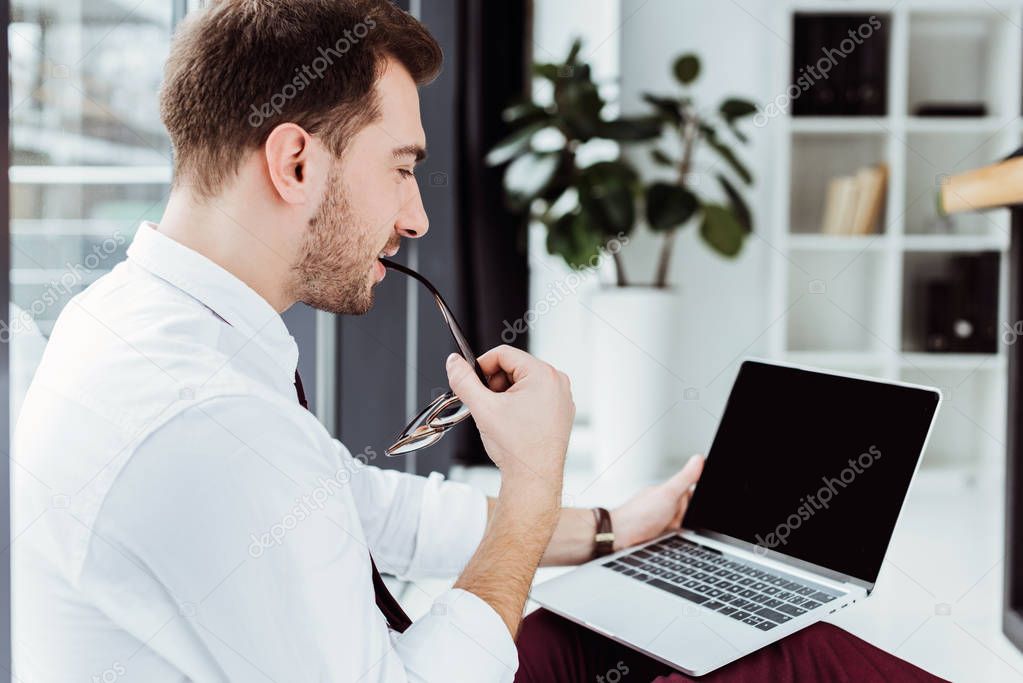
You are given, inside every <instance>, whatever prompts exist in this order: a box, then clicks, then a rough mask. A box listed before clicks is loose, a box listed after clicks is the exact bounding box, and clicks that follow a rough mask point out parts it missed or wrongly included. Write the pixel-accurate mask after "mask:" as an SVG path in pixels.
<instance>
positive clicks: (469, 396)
mask: <svg viewBox="0 0 1023 683" xmlns="http://www.w3.org/2000/svg"><path fill="white" fill-rule="evenodd" d="M445 369H446V370H447V371H448V384H449V385H451V391H453V392H455V395H456V396H458V398H460V399H462V403H464V404H465V405H467V406H469V410H471V411H472V412H476V408H477V406H478V405H479V403H480V401H483V400H485V396H486V395H488V394H489V393H490V390H489V389H487V388H486V387H485V386H483V383H482V382H480V378H479V377H477V376H476V371H475V370H474V369H473V368H472V366H470V365H469V363H467V362H466V360H465V359H464V358H462V357H461V356H459V355H458V354H457V353H452V354H451V355H450V356H448V361H447V364H446V365H445Z"/></svg>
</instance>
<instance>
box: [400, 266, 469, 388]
mask: <svg viewBox="0 0 1023 683" xmlns="http://www.w3.org/2000/svg"><path fill="white" fill-rule="evenodd" d="M380 262H381V263H383V264H384V266H386V267H387V268H390V269H391V270H396V271H398V272H399V273H403V274H405V275H408V276H409V277H411V278H412V279H414V280H418V281H419V283H420V284H422V285H423V286H424V287H426V289H427V290H429V292H430V294H432V295H433V300H434V302H435V303H436V304H437V308H439V309H440V313H441V315H442V316H443V317H444V322H445V323H447V326H448V331H449V332H450V333H451V338H452V339H454V340H455V345H456V346H457V347H458V350H459V351H461V352H462V357H463V358H465V360H467V361H471V362H472V366H473V368H474V369H475V370H476V376H477V377H479V378H480V381H481V382H483V384H484V385H487V376H486V374H484V372H483V368H481V367H480V364H479V361H477V360H476V354H475V353H473V350H472V348H471V347H470V346H469V340H468V339H466V338H465V333H464V332H462V328H461V327H460V326H459V324H458V321H457V320H455V314H454V313H452V312H451V308H450V307H449V306H448V304H447V302H446V301H444V297H442V296H441V295H440V292H438V291H437V288H436V287H434V286H433V284H432V283H431V282H430V281H429V280H427V279H426V278H425V277H423V276H422V275H420V274H419V273H417V272H416V271H414V270H412V269H411V268H408V267H407V266H403V265H402V264H400V263H396V262H394V261H391V260H389V259H384V258H382V259H380Z"/></svg>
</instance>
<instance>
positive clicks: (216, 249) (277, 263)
mask: <svg viewBox="0 0 1023 683" xmlns="http://www.w3.org/2000/svg"><path fill="white" fill-rule="evenodd" d="M255 215H259V208H258V207H248V208H246V209H242V208H239V203H238V202H234V201H232V200H231V198H230V197H226V198H213V199H210V200H208V201H203V202H199V201H196V200H195V198H194V197H193V196H192V195H191V193H190V192H189V191H188V190H187V189H182V188H175V189H174V190H173V191H172V192H171V195H170V198H169V200H168V201H167V208H166V209H165V210H164V213H163V217H162V218H161V219H160V223H159V226H158V229H159V231H160V232H161V233H162V234H164V235H166V236H167V237H170V238H171V239H173V240H174V241H175V242H178V243H179V244H182V245H184V246H186V247H188V248H189V249H191V250H192V251H195V252H197V253H199V254H202V255H203V256H205V257H206V258H208V259H209V260H211V261H213V262H214V263H216V264H217V265H218V266H220V267H221V268H223V269H224V270H226V271H228V272H229V273H231V274H232V275H234V276H235V277H237V278H238V279H239V280H241V281H242V282H244V283H245V284H247V285H248V286H249V287H251V288H252V289H253V290H254V291H255V292H256V293H257V294H259V295H260V296H262V297H263V298H264V299H266V301H267V302H268V303H269V304H270V305H271V306H273V308H274V310H276V311H277V312H278V313H283V312H284V311H286V310H287V309H288V308H290V307H291V305H292V304H294V303H295V300H294V298H292V297H291V295H290V293H289V289H290V288H289V282H290V278H291V275H292V272H291V260H290V259H291V256H290V254H288V253H287V252H286V247H285V245H284V242H283V240H280V239H274V237H276V236H275V235H273V234H272V232H271V231H268V230H267V229H266V227H265V224H264V222H265V219H256V218H255V217H254V216H255Z"/></svg>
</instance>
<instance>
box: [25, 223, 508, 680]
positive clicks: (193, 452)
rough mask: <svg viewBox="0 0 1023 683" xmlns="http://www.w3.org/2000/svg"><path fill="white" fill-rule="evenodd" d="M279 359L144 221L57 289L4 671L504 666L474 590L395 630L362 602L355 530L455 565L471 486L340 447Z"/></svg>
mask: <svg viewBox="0 0 1023 683" xmlns="http://www.w3.org/2000/svg"><path fill="white" fill-rule="evenodd" d="M214 311H215V313H214ZM225 321H226V322H225ZM228 323H229V324H228ZM297 361H298V349H297V347H296V345H295V341H294V339H293V338H292V337H291V336H290V335H289V334H288V331H287V328H286V327H285V325H284V322H283V321H282V320H281V317H280V316H279V315H278V314H277V313H276V312H275V311H274V310H273V308H272V307H271V306H270V305H269V304H268V303H267V302H266V301H265V300H264V299H263V298H262V297H260V296H259V295H258V294H257V293H256V292H255V291H253V290H252V289H250V288H249V287H248V286H246V285H245V284H244V283H243V282H241V281H240V280H239V279H237V278H236V277H234V276H233V275H231V274H230V273H228V272H227V271H225V270H224V269H222V268H220V267H219V266H217V265H216V264H214V263H213V262H212V261H210V260H208V259H206V258H205V257H203V256H201V255H200V254H198V253H196V252H194V251H192V250H190V249H188V248H186V247H184V246H183V245H181V244H179V243H178V242H175V241H174V240H172V239H170V238H169V237H166V236H165V235H163V234H161V233H160V232H158V230H157V227H156V226H155V225H153V224H150V223H146V224H143V225H142V226H141V227H140V228H139V230H138V233H137V235H136V237H135V239H134V241H133V243H132V245H131V247H130V249H129V250H128V258H127V260H126V261H124V262H123V263H120V264H118V265H117V266H116V267H115V268H114V269H113V271H112V272H111V273H109V274H107V275H105V276H104V277H102V278H100V279H99V280H97V281H96V282H95V283H94V284H93V285H92V286H90V287H89V288H88V289H87V290H86V291H85V292H83V293H82V294H80V295H78V296H76V297H75V298H74V299H73V300H72V301H71V303H69V304H68V305H67V307H66V308H65V309H64V311H63V312H62V313H61V315H60V318H59V319H58V321H57V323H56V326H55V327H54V330H53V334H52V335H51V338H50V341H49V344H48V345H47V347H46V350H45V352H44V354H43V359H42V362H41V363H40V366H39V369H38V370H37V372H36V376H35V379H34V380H33V383H32V386H31V388H30V389H29V391H28V395H27V396H26V398H25V403H24V407H23V409H22V413H21V416H20V419H19V421H18V425H17V430H16V436H15V442H14V451H13V459H14V464H13V465H12V467H13V469H14V472H15V482H14V500H15V506H14V528H13V535H14V536H15V540H14V544H13V553H14V638H15V642H14V647H15V651H14V658H15V674H16V675H17V677H18V680H20V681H24V682H25V683H49V682H55V683H56V682H59V683H66V682H67V681H73V680H79V681H102V682H103V683H110V682H112V681H117V682H118V683H123V682H127V681H143V682H145V683H164V682H169V681H189V680H191V681H274V682H276V683H291V682H296V683H310V682H327V681H330V682H333V681H443V682H445V683H449V682H452V681H454V682H457V681H510V680H511V679H512V677H513V675H514V672H515V669H516V668H517V665H518V659H517V653H516V650H515V645H514V643H513V641H512V638H511V636H510V634H509V633H508V630H507V628H506V627H505V625H504V623H503V621H502V620H501V619H500V617H499V616H498V615H497V613H496V612H494V610H493V609H492V608H491V607H490V606H489V605H487V603H485V602H484V601H482V600H481V599H479V598H478V597H476V596H475V595H473V594H471V593H468V592H466V591H462V590H451V591H448V592H446V593H444V594H443V595H441V596H440V597H439V598H438V599H437V601H436V602H435V603H434V605H433V607H432V609H431V610H430V612H429V613H428V614H427V615H426V616H424V617H422V618H421V619H419V620H417V621H416V622H415V624H414V625H413V626H412V627H411V628H409V629H408V630H407V631H406V632H405V633H401V634H399V633H396V632H392V631H390V630H389V629H388V628H387V626H386V624H385V621H384V618H383V616H382V615H381V613H380V612H379V611H378V610H377V608H376V605H375V603H374V594H373V586H372V582H371V569H370V559H369V558H370V556H369V551H370V550H372V552H373V556H374V558H375V559H376V561H377V565H378V566H379V567H380V569H381V570H382V571H384V572H391V573H395V574H397V575H399V576H403V577H409V578H414V577H417V576H431V575H453V574H456V573H458V572H459V571H460V570H461V569H462V567H463V566H464V565H465V563H466V562H467V561H468V560H469V558H470V556H471V555H472V553H473V551H474V550H475V548H476V546H477V545H478V544H479V541H480V539H481V537H482V534H483V530H484V526H485V524H486V500H485V498H484V496H483V495H482V494H481V493H478V492H476V491H474V490H471V489H469V488H468V487H466V486H464V485H462V484H457V483H451V482H445V481H443V480H442V477H440V476H439V475H433V476H431V477H429V478H423V477H416V476H411V475H406V474H401V473H398V472H395V471H386V470H380V469H377V468H376V467H373V466H368V465H366V464H365V461H366V460H371V459H372V458H373V457H375V454H374V453H372V452H371V451H368V450H364V449H362V448H361V447H360V446H358V445H355V447H354V448H353V450H354V451H356V452H357V456H356V457H353V456H352V455H351V453H349V450H348V449H347V448H345V446H343V445H342V444H341V443H340V442H338V441H337V440H334V439H332V438H331V436H330V434H328V433H327V431H326V430H325V429H324V428H323V426H322V425H321V424H320V423H319V422H318V421H317V420H316V418H315V416H314V415H313V414H312V413H310V412H309V411H307V410H305V409H303V408H302V407H300V406H299V404H298V402H297V401H296V396H295V387H294V384H293V379H294V373H295V367H296V364H297Z"/></svg>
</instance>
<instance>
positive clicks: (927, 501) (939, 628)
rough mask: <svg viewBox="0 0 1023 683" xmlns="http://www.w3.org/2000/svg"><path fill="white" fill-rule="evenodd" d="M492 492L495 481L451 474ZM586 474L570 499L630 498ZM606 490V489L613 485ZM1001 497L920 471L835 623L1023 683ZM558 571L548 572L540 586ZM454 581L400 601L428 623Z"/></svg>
mask: <svg viewBox="0 0 1023 683" xmlns="http://www.w3.org/2000/svg"><path fill="white" fill-rule="evenodd" d="M453 477H455V478H458V479H461V480H463V481H469V482H471V483H473V484H474V485H477V486H478V487H480V488H481V489H483V490H485V491H488V492H492V491H495V490H496V487H497V481H498V480H497V476H496V472H495V471H493V470H490V469H485V468H478V469H477V468H474V469H472V470H463V471H460V472H455V473H453ZM592 478H593V477H592V473H591V472H589V471H588V469H587V468H585V467H571V466H570V467H569V468H568V469H567V471H566V480H565V482H566V483H565V491H566V497H567V498H570V499H574V500H572V502H574V504H576V505H593V504H596V501H598V500H599V501H609V503H608V504H612V503H613V502H614V501H615V500H616V499H620V498H621V497H623V496H625V495H627V493H628V491H622V490H621V489H620V488H617V489H616V490H611V489H609V488H606V487H605V488H604V489H601V485H600V484H593V483H592V482H591V480H592ZM613 484H614V483H613V482H611V483H608V484H607V485H606V486H608V487H609V486H612V485H613ZM1001 512H1002V492H1001V479H1000V472H999V471H998V470H997V468H993V469H992V470H990V471H984V472H981V473H980V474H979V475H976V476H974V477H972V478H970V477H968V476H967V475H966V474H964V473H963V472H961V471H955V470H929V469H922V470H921V471H920V473H919V474H918V479H917V480H916V481H915V483H914V485H913V489H912V491H911V492H910V497H909V500H908V502H907V504H906V508H905V509H904V511H903V515H902V517H901V519H900V521H899V525H898V527H897V528H896V531H895V537H894V539H893V541H892V545H891V547H890V548H889V551H888V557H887V559H886V561H885V566H884V568H883V569H882V572H881V577H880V579H879V580H878V584H877V587H876V589H875V591H874V594H873V595H872V596H871V598H870V599H869V600H867V601H866V602H864V603H860V604H857V605H854V606H852V607H850V608H849V609H847V610H845V611H844V612H843V613H840V614H837V615H835V616H834V618H832V619H831V621H832V622H833V623H835V624H836V625H838V626H841V627H842V628H844V629H846V630H848V631H850V632H852V633H855V634H856V635H858V636H859V637H861V638H863V639H865V640H867V641H869V642H871V643H873V644H874V645H877V646H878V647H880V648H882V649H884V650H886V651H888V652H892V653H895V654H896V655H898V656H899V657H902V658H903V659H906V660H908V661H910V662H913V663H914V664H916V665H918V666H920V667H923V668H924V669H927V670H928V671H930V672H931V673H934V674H935V675H938V676H941V677H943V678H947V679H949V680H952V681H986V682H994V681H1006V682H1010V681H1011V682H1014V683H1015V682H1020V683H1023V655H1021V654H1020V653H1019V652H1018V651H1017V650H1016V649H1015V648H1014V647H1013V646H1012V645H1011V644H1010V643H1009V642H1008V641H1007V640H1006V639H1005V637H1004V636H1003V635H1002V633H1001V617H1000V614H1001V612H1000V610H1001V585H1002V569H1003V564H1002V548H1001V545H1002V523H1001ZM559 571H563V570H560V569H544V570H541V572H540V574H539V576H538V580H539V581H542V580H544V579H546V578H549V577H550V576H552V575H554V574H555V573H557V572H559ZM449 585H450V582H448V581H421V582H417V583H416V585H414V586H409V587H406V589H405V591H404V593H403V595H402V601H403V602H404V603H405V604H406V606H407V608H408V609H409V612H410V614H412V616H413V617H415V616H417V615H419V614H422V613H423V612H425V611H426V610H427V609H429V606H430V604H431V602H432V597H433V596H435V595H437V594H439V593H440V592H442V591H443V590H445V589H446V588H447V587H448V586H449Z"/></svg>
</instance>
